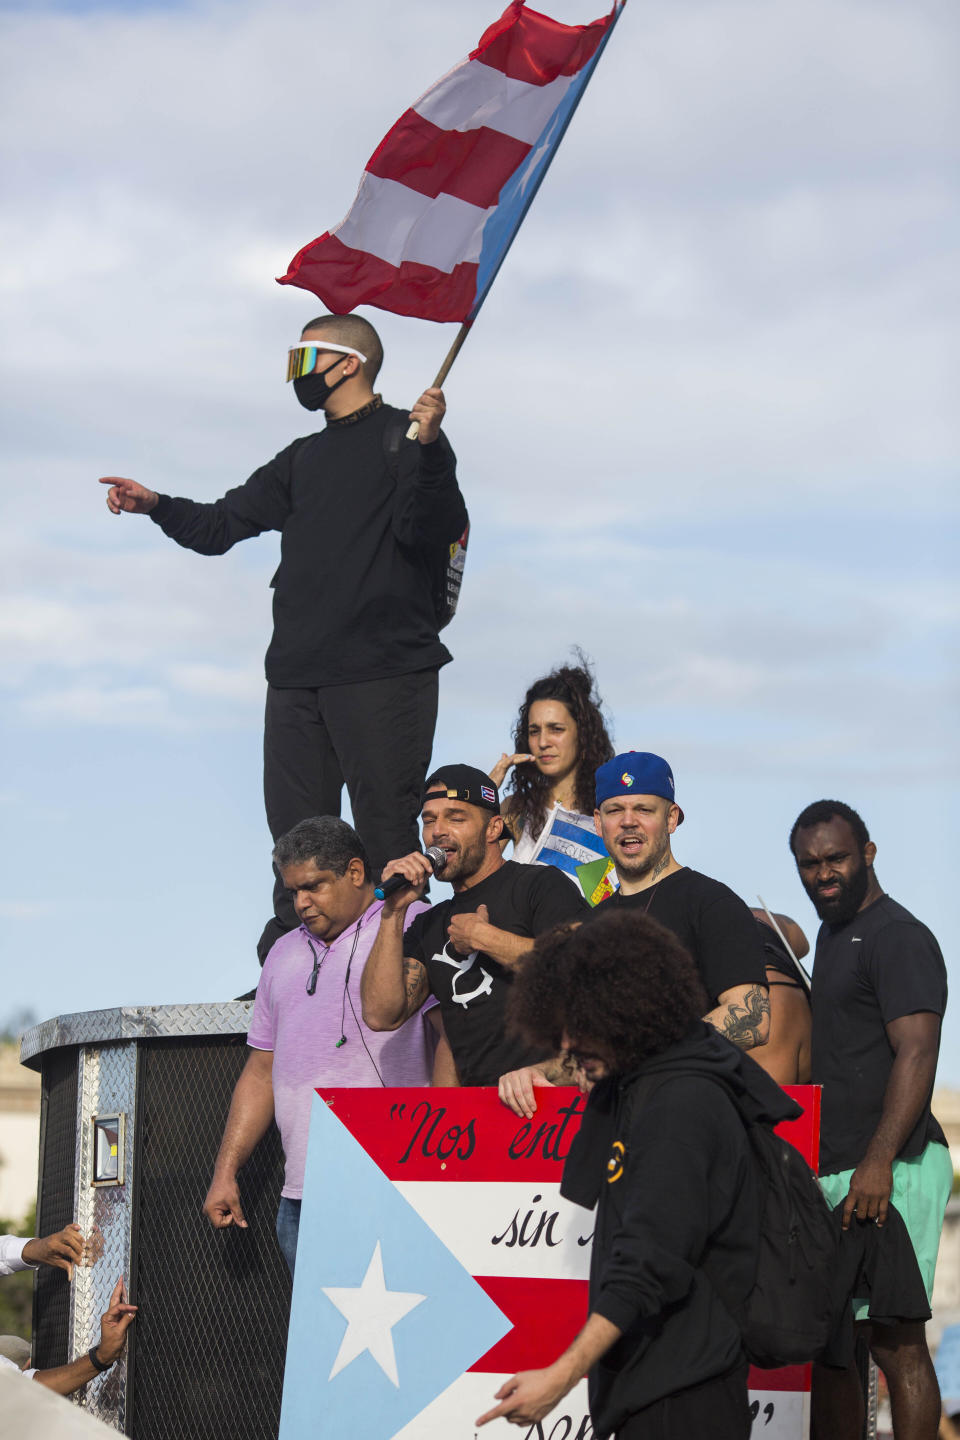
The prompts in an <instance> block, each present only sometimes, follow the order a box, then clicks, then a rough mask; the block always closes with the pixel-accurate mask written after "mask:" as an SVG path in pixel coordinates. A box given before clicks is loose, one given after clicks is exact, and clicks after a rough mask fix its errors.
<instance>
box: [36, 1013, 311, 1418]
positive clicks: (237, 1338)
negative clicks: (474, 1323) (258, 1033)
mask: <svg viewBox="0 0 960 1440" xmlns="http://www.w3.org/2000/svg"><path fill="white" fill-rule="evenodd" d="M252 1010H253V1006H252V1004H251V1003H249V1002H244V1001H232V1002H229V1003H227V1004H223V1005H159V1006H141V1007H137V1006H132V1007H129V1008H124V1009H118V1010H98V1011H91V1012H89V1013H86V1014H79V1015H62V1016H60V1017H59V1018H57V1019H54V1020H47V1021H45V1022H44V1023H43V1024H42V1025H37V1026H36V1027H35V1028H34V1029H33V1030H30V1031H28V1033H27V1034H26V1035H25V1036H24V1037H23V1041H22V1044H21V1051H20V1057H21V1060H22V1061H23V1063H24V1064H26V1065H29V1066H31V1068H33V1069H35V1070H39V1071H40V1074H41V1077H42V1086H43V1088H42V1109H41V1120H40V1178H39V1192H38V1208H37V1233H38V1234H39V1235H47V1234H50V1233H51V1232H52V1231H55V1230H59V1229H60V1228H61V1227H62V1226H64V1225H66V1224H67V1223H68V1222H69V1221H70V1220H76V1221H78V1223H79V1225H80V1228H81V1229H82V1230H83V1232H84V1234H85V1235H86V1236H87V1237H90V1238H92V1246H93V1263H92V1264H88V1265H85V1266H83V1267H76V1268H75V1270H74V1279H73V1282H72V1283H70V1282H69V1281H68V1280H67V1276H66V1273H65V1272H64V1271H62V1270H52V1269H48V1268H46V1267H42V1269H41V1270H40V1271H38V1273H37V1280H36V1289H35V1294H34V1364H36V1365H38V1366H40V1367H41V1368H45V1367H47V1366H52V1365H62V1364H64V1363H66V1362H67V1361H68V1360H70V1359H72V1358H75V1357H76V1356H77V1355H82V1354H83V1353H84V1352H85V1351H86V1350H88V1349H89V1348H90V1346H91V1345H93V1344H95V1343H96V1341H97V1339H98V1337H99V1333H100V1316H101V1314H102V1313H103V1312H104V1311H105V1310H106V1309H107V1305H108V1303H109V1298H110V1293H111V1291H112V1289H113V1287H114V1285H115V1283H116V1281H117V1279H118V1277H119V1276H120V1275H123V1276H125V1277H126V1280H127V1286H128V1289H129V1292H130V1298H131V1300H132V1301H133V1302H134V1303H135V1304H137V1305H138V1306H139V1307H140V1309H139V1314H138V1316H137V1319H136V1321H135V1323H134V1325H133V1326H132V1327H131V1329H130V1332H129V1333H130V1340H129V1343H128V1347H127V1350H126V1352H125V1354H124V1356H123V1358H122V1359H121V1360H120V1361H118V1363H117V1364H116V1365H115V1366H114V1367H113V1368H112V1369H111V1370H109V1371H107V1372H106V1373H105V1374H103V1375H100V1376H97V1378H96V1379H94V1380H92V1381H91V1382H90V1384H89V1385H87V1387H86V1391H85V1392H83V1391H81V1392H80V1396H81V1397H82V1398H81V1400H80V1403H81V1404H83V1405H84V1406H85V1408H86V1409H87V1410H89V1411H90V1413H91V1414H94V1415H96V1416H97V1417H98V1418H99V1419H101V1420H103V1421H105V1422H107V1423H108V1424H110V1425H112V1426H113V1427H114V1428H115V1429H117V1430H119V1431H120V1432H121V1433H124V1434H127V1435H132V1436H134V1437H135V1440H221V1437H222V1440H247V1437H249V1440H271V1437H274V1436H275V1435H276V1433H277V1427H278V1424H279V1417H280V1395H281V1389H282V1385H283V1362H284V1349H285V1342H286V1329H287V1317H288V1314H289V1307H290V1278H289V1274H288V1272H287V1267H286V1265H285V1263H284V1260H283V1257H282V1255H281V1253H280V1250H279V1247H278V1245H277V1241H276V1235H275V1232H274V1221H275V1218H276V1211H277V1202H278V1200H279V1196H280V1187H281V1184H282V1183H283V1155H282V1151H281V1148H280V1137H279V1135H278V1133H277V1130H276V1127H275V1126H272V1125H271V1128H270V1130H269V1131H268V1133H267V1135H266V1136H265V1138H264V1139H263V1141H262V1142H261V1143H260V1145H259V1146H258V1148H257V1150H256V1151H255V1152H254V1155H253V1158H252V1159H251V1160H250V1162H249V1163H248V1164H247V1166H246V1167H245V1169H244V1171H243V1173H242V1174H241V1177H240V1194H241V1199H242V1204H243V1209H244V1214H245V1216H246V1219H247V1221H248V1224H249V1227H250V1228H249V1229H248V1230H238V1229H237V1228H236V1227H234V1226H231V1227H230V1228H229V1229H227V1230H223V1231H215V1230H214V1229H213V1228H212V1227H211V1225H210V1224H209V1222H208V1221H207V1220H206V1218H205V1216H204V1215H203V1214H202V1211H201V1206H202V1204H203V1200H204V1197H205V1195H206V1193H207V1188H208V1186H209V1183H210V1178H211V1176H212V1174H213V1164H214V1160H215V1157H216V1153H217V1150H218V1148H219V1144H220V1138H221V1136H222V1134H223V1128H224V1124H225V1121H226V1118H227V1112H228V1110H229V1107H230V1097H231V1094H232V1092H233V1087H234V1084H235V1083H236V1080H237V1077H238V1076H239V1074H240V1071H241V1070H242V1068H243V1065H244V1062H245V1059H246V1043H245V1042H246V1032H247V1027H248V1025H249V1023H250V1017H251V1013H252Z"/></svg>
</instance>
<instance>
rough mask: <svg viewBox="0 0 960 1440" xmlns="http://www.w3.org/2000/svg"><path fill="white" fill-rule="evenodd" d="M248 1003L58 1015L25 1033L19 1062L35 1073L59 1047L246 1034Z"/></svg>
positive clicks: (250, 1011)
mask: <svg viewBox="0 0 960 1440" xmlns="http://www.w3.org/2000/svg"><path fill="white" fill-rule="evenodd" d="M252 1017H253V1001H252V1000H225V1001H222V1002H221V1003H219V1004H215V1005H209V1004H203V1005H124V1006H120V1007H118V1008H117V1009H115V1010H86V1011H81V1012H80V1013H78V1014H74V1015H58V1016H56V1017H54V1019H52V1020H44V1021H43V1022H42V1024H40V1025H35V1026H34V1027H33V1029H32V1030H28V1031H27V1032H26V1034H25V1035H24V1036H23V1039H22V1040H21V1041H20V1063H21V1064H22V1065H30V1066H32V1067H33V1068H37V1061H38V1057H39V1056H41V1055H43V1054H44V1053H45V1052H46V1051H48V1050H59V1049H61V1048H62V1047H63V1046H64V1045H100V1044H104V1043H105V1042H107V1041H111V1040H151V1039H156V1038H158V1037H161V1036H176V1035H245V1034H246V1033H247V1031H248V1030H249V1028H250V1021H251V1019H252Z"/></svg>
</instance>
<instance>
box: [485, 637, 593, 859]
mask: <svg viewBox="0 0 960 1440" xmlns="http://www.w3.org/2000/svg"><path fill="white" fill-rule="evenodd" d="M575 653H576V658H577V660H578V662H579V663H578V664H576V665H560V666H558V667H557V668H556V669H555V670H552V671H551V672H550V674H549V675H545V676H544V677H543V679H542V680H535V681H534V682H533V684H532V685H531V686H530V688H529V690H528V691H527V693H526V695H525V697H524V701H523V704H522V705H521V706H520V713H519V715H518V716H517V724H516V729H515V730H514V736H513V743H514V749H515V753H514V754H512V755H508V754H507V753H506V752H504V754H503V755H501V756H500V759H499V760H498V761H497V763H496V765H494V767H493V769H492V770H491V771H490V778H491V780H492V781H493V782H494V784H495V785H497V786H498V787H499V786H501V785H502V784H503V781H504V779H505V778H506V775H507V772H508V770H510V769H511V768H513V779H512V781H511V785H510V792H509V793H508V795H507V797H506V801H505V803H504V806H503V817H504V820H505V821H506V824H507V828H508V829H509V831H510V833H511V835H512V836H513V839H514V851H513V858H514V860H518V861H520V862H521V863H524V862H528V861H529V860H530V859H531V857H532V856H533V854H534V851H535V850H536V846H537V841H538V840H539V838H540V834H541V832H542V830H543V828H544V826H545V824H546V822H547V816H548V814H549V812H550V811H551V810H552V809H553V807H554V806H556V805H560V806H562V807H563V809H564V810H570V811H573V812H574V813H576V814H577V815H578V817H580V818H586V817H590V818H591V824H592V816H593V809H594V773H595V771H596V769H597V766H598V765H602V764H603V763H604V762H605V761H607V760H610V759H612V758H613V745H612V744H611V743H610V736H609V735H608V734H607V727H606V723H605V721H604V718H603V714H602V711H601V709H600V706H601V704H602V701H601V699H600V696H599V695H598V694H597V692H596V681H595V680H594V677H593V672H592V670H591V669H590V662H589V661H588V660H587V658H586V656H585V655H584V654H583V653H582V651H579V650H578V651H576V652H575Z"/></svg>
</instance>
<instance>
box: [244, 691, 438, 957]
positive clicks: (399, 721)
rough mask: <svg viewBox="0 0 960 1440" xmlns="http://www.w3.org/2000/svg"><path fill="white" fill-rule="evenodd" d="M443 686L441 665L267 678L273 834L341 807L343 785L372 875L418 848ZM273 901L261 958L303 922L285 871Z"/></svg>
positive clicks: (266, 771)
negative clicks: (329, 679)
mask: <svg viewBox="0 0 960 1440" xmlns="http://www.w3.org/2000/svg"><path fill="white" fill-rule="evenodd" d="M437 689H438V685H437V672H436V670H418V671H416V672H415V673H414V674H412V675H398V676H395V677H394V678H393V679H390V680H364V681H361V682H360V683H358V684H356V685H324V686H321V687H320V688H319V689H313V690H288V689H283V690H281V689H277V688H276V687H275V686H273V685H270V686H268V687H267V708H266V715H265V717H264V727H263V798H264V801H265V803H266V807H267V824H268V825H269V826H270V834H271V835H272V836H273V838H274V840H278V839H279V838H280V836H281V835H284V834H286V832H287V831H288V830H289V829H291V827H292V826H294V825H296V824H297V823H298V822H299V821H300V820H307V819H309V818H310V817H311V816H313V815H339V814H340V794H341V791H342V789H343V786H344V783H346V786H347V793H348V794H349V796H350V805H351V808H352V810H353V823H354V825H355V826H356V829H357V832H358V833H359V835H360V838H361V839H362V841H363V843H364V845H365V846H366V850H367V854H368V855H369V857H370V864H371V866H372V868H373V873H374V875H375V876H377V877H379V875H380V871H381V870H382V869H383V867H384V865H385V864H386V862H387V861H388V860H393V859H395V858H396V857H397V856H398V855H406V854H408V853H409V852H410V851H411V850H417V849H419V845H420V842H419V835H418V831H417V816H418V815H419V812H420V799H421V795H422V793H423V782H424V779H425V777H426V773H427V766H428V765H429V763H430V752H431V750H432V749H433V731H434V727H435V725H436V723H437ZM273 908H274V916H273V918H272V919H271V920H270V921H268V923H267V925H266V927H265V929H264V932H263V934H262V935H261V937H260V942H259V944H258V945H257V954H258V955H259V956H260V963H261V965H262V964H263V962H264V960H265V959H266V957H267V953H268V951H269V950H270V947H271V945H273V943H274V941H276V940H279V938H280V936H281V935H285V934H286V932H287V931H288V930H293V929H294V928H295V926H296V925H297V923H298V922H297V917H296V915H295V914H294V911H293V905H292V904H291V901H290V897H289V896H288V895H287V893H286V891H285V890H284V888H283V884H282V882H281V880H280V877H279V876H277V877H276V884H275V885H274V891H273Z"/></svg>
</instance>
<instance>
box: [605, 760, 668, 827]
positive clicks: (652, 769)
mask: <svg viewBox="0 0 960 1440" xmlns="http://www.w3.org/2000/svg"><path fill="white" fill-rule="evenodd" d="M675 789H676V787H675V785H674V783H673V771H672V770H671V769H670V766H669V765H668V764H667V762H666V760H664V758H663V756H662V755H651V753H650V751H649V750H628V751H627V752H626V754H624V755H614V757H613V759H612V760H608V761H607V763H606V765H601V766H600V768H599V769H598V771H597V809H598V810H599V808H600V806H601V805H602V804H603V802H604V800H612V799H613V797H614V795H659V796H660V797H661V799H663V800H669V801H670V802H671V803H672V804H676V796H675V794H674V791H675ZM677 808H678V809H679V806H678V807H677ZM677 824H678V825H682V824H683V811H682V810H681V811H680V818H679V820H678V821H677Z"/></svg>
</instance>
